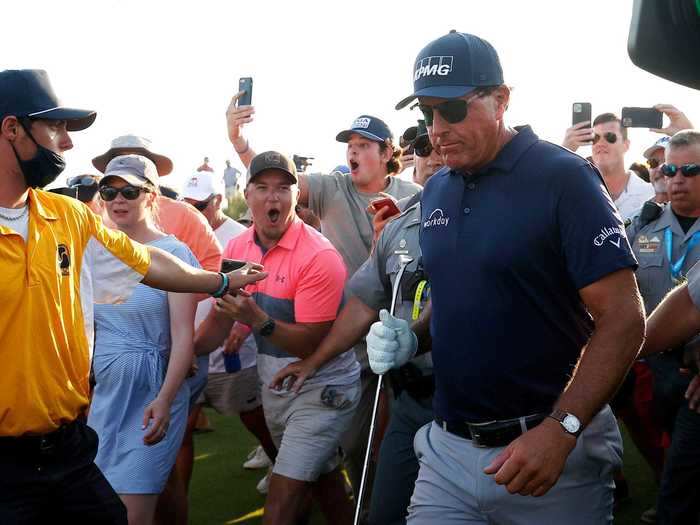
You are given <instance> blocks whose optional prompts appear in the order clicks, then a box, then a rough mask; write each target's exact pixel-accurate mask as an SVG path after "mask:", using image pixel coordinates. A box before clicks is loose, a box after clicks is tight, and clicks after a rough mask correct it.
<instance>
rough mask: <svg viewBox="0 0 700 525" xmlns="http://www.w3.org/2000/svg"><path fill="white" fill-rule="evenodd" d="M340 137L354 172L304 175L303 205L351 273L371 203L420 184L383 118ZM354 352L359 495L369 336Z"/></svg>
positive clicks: (367, 239)
mask: <svg viewBox="0 0 700 525" xmlns="http://www.w3.org/2000/svg"><path fill="white" fill-rule="evenodd" d="M239 95H240V94H238V95H236V96H234V97H233V100H232V101H231V104H230V106H229V108H228V111H227V113H226V116H227V121H228V132H229V139H230V140H231V143H232V144H233V148H234V149H235V150H236V153H237V154H238V156H239V157H240V159H241V162H242V163H243V164H244V165H245V166H248V165H249V164H250V161H251V159H252V158H253V156H254V155H255V152H254V151H253V149H252V148H251V146H250V144H249V142H248V140H247V139H246V138H245V137H244V136H243V134H242V132H241V128H242V126H243V125H244V124H247V123H249V122H251V121H252V120H253V115H254V113H255V109H254V107H253V106H241V107H238V106H237V100H238V97H239ZM336 140H337V141H338V142H342V143H345V144H347V149H346V162H347V166H348V167H349V168H350V172H349V173H341V172H338V171H336V172H333V173H330V174H328V175H321V174H311V175H306V174H299V203H300V204H302V205H304V206H308V207H309V209H310V210H311V211H312V212H313V213H315V214H316V215H317V216H318V217H319V218H320V219H321V231H322V232H323V235H325V236H326V237H327V238H328V240H329V241H331V243H332V244H333V246H335V248H336V249H337V250H338V251H339V252H340V254H341V255H342V257H343V260H344V261H345V266H346V267H347V269H348V277H350V276H352V275H353V274H354V273H355V272H356V271H357V269H358V268H359V267H360V266H361V265H362V264H363V263H364V262H365V261H366V260H367V257H369V253H370V250H371V247H372V240H373V237H374V230H373V228H372V216H371V215H370V214H369V213H368V211H367V209H368V207H369V205H370V203H371V202H372V201H374V200H377V199H379V198H382V197H386V196H387V195H388V196H391V197H392V198H394V199H396V200H399V199H403V198H405V197H410V196H412V195H414V194H416V193H417V192H418V191H419V190H420V186H418V185H417V184H414V183H412V182H408V181H404V180H402V179H400V178H398V177H396V176H394V175H398V174H399V173H400V171H401V163H400V161H399V158H400V157H401V149H400V148H399V147H398V145H396V144H394V136H393V134H392V132H391V130H390V129H389V127H388V126H387V125H386V123H385V122H384V121H383V120H381V119H379V118H377V117H374V116H372V115H361V116H359V117H357V118H356V119H355V120H354V121H353V123H352V125H351V126H350V127H349V128H347V129H345V130H343V131H341V132H340V133H338V134H337V136H336ZM355 353H356V354H357V358H358V360H359V361H360V365H361V366H362V399H361V400H360V404H359V407H358V409H357V412H356V413H355V420H354V422H353V424H352V425H351V427H350V430H349V431H348V434H347V435H346V436H345V437H344V438H343V451H344V453H345V465H346V467H347V470H348V475H349V477H350V481H351V483H352V486H353V489H354V490H355V492H356V493H357V489H358V488H359V482H360V475H361V473H362V461H363V459H364V454H365V450H366V444H367V433H368V432H369V418H370V415H371V410H372V396H373V394H374V391H375V389H376V384H377V383H376V382H377V376H376V375H375V374H373V373H372V371H371V370H370V368H369V365H368V362H367V350H366V347H365V343H364V340H363V341H362V342H361V343H359V344H358V345H356V346H355Z"/></svg>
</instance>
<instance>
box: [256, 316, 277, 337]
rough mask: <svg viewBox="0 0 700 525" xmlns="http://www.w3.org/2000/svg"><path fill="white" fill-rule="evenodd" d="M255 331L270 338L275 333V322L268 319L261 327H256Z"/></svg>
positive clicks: (270, 318)
mask: <svg viewBox="0 0 700 525" xmlns="http://www.w3.org/2000/svg"><path fill="white" fill-rule="evenodd" d="M255 331H256V332H257V333H258V334H260V335H261V336H263V337H269V336H271V335H272V332H274V331H275V320H274V319H273V318H272V317H268V318H267V319H266V320H265V321H263V323H262V324H261V325H259V326H258V327H256V329H255Z"/></svg>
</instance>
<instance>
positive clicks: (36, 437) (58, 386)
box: [0, 70, 264, 525]
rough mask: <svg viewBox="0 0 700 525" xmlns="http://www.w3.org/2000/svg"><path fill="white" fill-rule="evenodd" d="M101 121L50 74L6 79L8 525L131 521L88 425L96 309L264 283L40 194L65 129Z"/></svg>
mask: <svg viewBox="0 0 700 525" xmlns="http://www.w3.org/2000/svg"><path fill="white" fill-rule="evenodd" d="M94 120H95V112H93V111H86V110H77V109H68V108H65V107H63V106H61V105H60V104H59V103H58V100H57V99H56V96H55V94H54V92H53V90H52V89H51V85H50V84H49V81H48V77H47V75H46V72H44V71H38V70H19V71H14V70H8V71H0V259H1V260H2V272H0V303H1V304H2V305H3V308H2V309H0V357H1V358H2V362H3V366H2V367H0V385H1V388H0V473H2V475H1V476H0V523H2V524H3V525H20V524H22V525H29V524H31V525H33V524H36V523H45V522H48V521H51V520H56V521H58V522H60V523H66V522H67V523H91V524H104V525H107V524H109V525H116V524H119V525H125V524H126V523H127V514H126V509H125V507H124V505H123V504H122V502H121V501H120V500H119V498H118V497H117V495H116V494H115V492H114V490H113V489H112V487H111V486H110V485H109V483H108V482H107V480H106V479H105V478H104V476H103V475H102V473H101V472H100V470H99V469H98V468H97V466H96V465H95V463H94V459H95V454H96V452H97V435H96V434H95V432H94V431H93V430H92V429H90V428H89V427H88V426H87V425H86V424H85V415H86V411H87V406H88V401H89V385H88V376H89V370H90V353H91V348H92V341H93V330H94V327H93V324H92V318H91V313H92V305H93V303H119V302H123V301H124V300H126V299H127V298H128V296H129V295H130V293H131V291H133V289H134V287H135V286H136V285H137V284H138V283H139V282H143V283H144V284H147V285H149V286H153V287H157V288H160V289H163V290H168V291H174V292H185V293H189V292H194V293H205V292H206V293H213V294H215V295H216V296H217V297H219V296H222V295H223V294H225V293H227V292H229V291H231V292H233V293H236V291H237V290H238V289H239V288H241V287H242V286H245V285H246V284H248V283H251V282H254V281H257V280H259V279H260V278H264V274H257V275H255V272H256V270H257V269H259V268H260V267H259V266H258V265H254V266H255V269H254V275H250V276H249V275H245V276H244V275H242V272H240V271H239V272H232V273H229V274H225V275H224V274H220V273H219V274H217V273H214V272H207V271H204V270H196V269H194V268H192V267H190V266H186V265H185V264H184V263H180V262H178V259H175V258H174V257H172V256H171V255H169V254H166V253H165V252H163V251H161V250H159V249H157V248H154V247H146V246H143V245H140V244H138V243H134V242H131V241H130V240H129V238H128V237H127V236H126V235H125V234H123V233H122V232H119V231H117V230H110V229H108V228H106V227H105V226H104V225H103V224H102V222H101V221H100V219H99V218H98V217H97V216H96V215H95V214H93V213H92V212H90V211H89V210H88V208H87V206H85V205H84V204H83V203H81V202H79V201H77V200H75V199H71V198H68V197H65V196H62V195H56V194H54V193H49V192H45V191H40V190H37V188H40V187H42V186H44V185H46V184H48V183H49V182H51V181H52V180H54V179H55V178H56V176H57V175H58V174H59V173H61V171H62V170H63V167H64V161H63V157H62V153H63V152H65V151H66V150H68V149H70V148H71V147H72V146H73V143H72V142H71V139H70V136H69V135H68V132H69V131H77V130H81V129H85V128H87V127H88V126H89V125H90V124H91V123H92V122H93V121H94ZM151 426H152V425H151ZM149 430H150V429H149ZM165 431H166V429H165V428H164V427H163V428H161V429H159V432H165Z"/></svg>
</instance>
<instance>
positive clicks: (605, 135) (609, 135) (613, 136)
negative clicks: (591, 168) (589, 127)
mask: <svg viewBox="0 0 700 525" xmlns="http://www.w3.org/2000/svg"><path fill="white" fill-rule="evenodd" d="M601 138H605V140H606V141H607V142H609V143H610V144H615V143H616V142H617V135H616V134H615V133H613V132H612V131H608V132H607V133H603V135H602V136H601V135H598V134H597V133H595V134H594V135H593V144H597V143H598V141H599V140H600V139H601Z"/></svg>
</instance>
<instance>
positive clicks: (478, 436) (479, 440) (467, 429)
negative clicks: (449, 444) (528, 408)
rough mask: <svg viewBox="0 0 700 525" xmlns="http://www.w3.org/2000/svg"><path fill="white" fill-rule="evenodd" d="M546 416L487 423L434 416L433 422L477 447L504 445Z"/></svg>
mask: <svg viewBox="0 0 700 525" xmlns="http://www.w3.org/2000/svg"><path fill="white" fill-rule="evenodd" d="M546 417H547V416H546V415H545V414H534V415H531V416H525V417H521V418H517V419H506V420H503V421H491V422H488V423H477V424H475V423H467V422H466V421H445V420H444V419H442V418H441V417H439V416H435V422H436V423H437V424H438V425H439V426H440V427H441V428H442V429H443V430H445V431H447V432H449V433H450V434H454V435H456V436H459V437H461V438H464V439H470V440H471V441H472V443H474V445H476V446H477V447H491V448H493V447H505V446H506V445H508V444H510V442H511V441H513V440H514V439H516V438H518V437H519V436H521V435H522V434H524V433H525V432H527V431H528V430H530V429H531V428H534V427H536V426H537V425H539V424H540V423H542V421H544V419H545V418H546Z"/></svg>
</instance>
